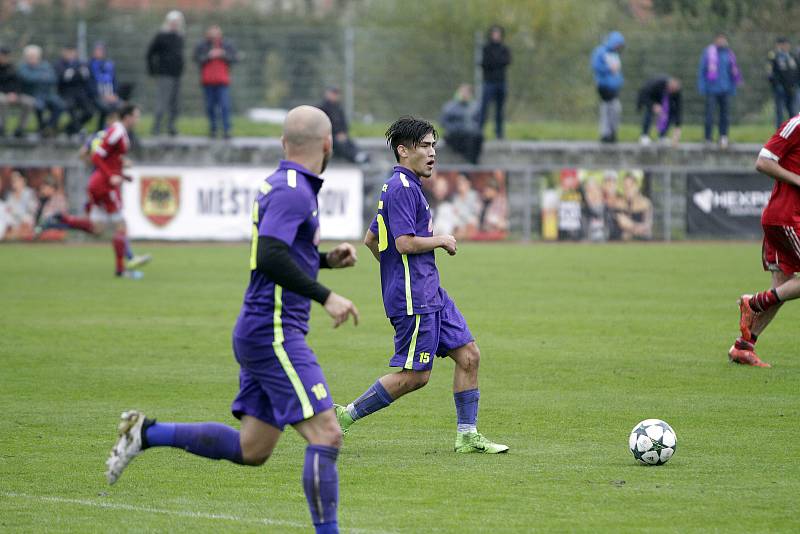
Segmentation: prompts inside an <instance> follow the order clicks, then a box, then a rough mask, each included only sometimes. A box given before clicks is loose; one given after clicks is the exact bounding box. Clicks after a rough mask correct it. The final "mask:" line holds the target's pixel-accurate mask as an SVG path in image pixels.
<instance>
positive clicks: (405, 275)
mask: <svg viewBox="0 0 800 534" xmlns="http://www.w3.org/2000/svg"><path fill="white" fill-rule="evenodd" d="M370 231H372V233H373V234H375V235H377V236H378V250H379V251H380V253H381V288H382V290H383V307H384V308H385V309H386V316H387V317H397V316H400V315H414V314H423V313H434V312H437V311H439V310H440V309H441V308H442V302H443V301H442V295H441V291H440V289H439V271H438V270H437V269H436V259H435V255H434V253H433V251H430V252H425V253H423V254H400V253H399V252H397V248H396V247H395V242H394V241H395V239H396V238H397V237H398V236H401V235H412V236H419V237H430V236H432V235H433V220H432V218H431V210H430V206H428V203H427V202H426V200H425V195H424V194H423V193H422V184H421V183H420V180H419V178H418V177H417V175H416V174H414V173H413V172H412V171H410V170H408V169H406V168H405V167H401V166H400V165H397V166H395V168H394V173H393V174H392V177H391V178H389V181H387V182H386V183H385V184H384V185H383V190H382V191H381V198H380V201H379V202H378V214H377V215H376V216H375V219H374V220H373V221H372V225H371V226H370Z"/></svg>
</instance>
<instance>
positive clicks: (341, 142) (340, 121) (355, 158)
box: [319, 87, 369, 163]
mask: <svg viewBox="0 0 800 534" xmlns="http://www.w3.org/2000/svg"><path fill="white" fill-rule="evenodd" d="M341 101H342V94H341V92H340V91H339V88H338V87H328V88H327V89H325V94H324V95H323V97H322V102H321V103H320V105H319V109H321V110H322V111H324V112H325V115H327V116H328V119H330V121H331V127H332V132H333V155H334V156H338V157H342V158H344V159H346V160H347V161H350V162H352V163H365V162H367V161H369V156H368V155H367V154H366V153H364V152H361V151H360V150H359V149H358V146H357V145H356V143H355V141H353V138H352V137H350V126H349V125H348V124H347V115H346V114H345V112H344V109H343V108H342V104H341Z"/></svg>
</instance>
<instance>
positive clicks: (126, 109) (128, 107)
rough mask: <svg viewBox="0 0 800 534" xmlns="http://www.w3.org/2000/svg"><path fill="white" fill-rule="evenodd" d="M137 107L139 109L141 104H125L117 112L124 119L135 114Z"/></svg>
mask: <svg viewBox="0 0 800 534" xmlns="http://www.w3.org/2000/svg"><path fill="white" fill-rule="evenodd" d="M137 109H139V106H137V105H136V104H125V105H124V106H122V107H121V108H119V111H118V112H117V113H118V114H119V118H120V120H122V119H124V118H125V117H127V116H129V115H133V112H134V111H136V110H137Z"/></svg>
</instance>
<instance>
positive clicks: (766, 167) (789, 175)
mask: <svg viewBox="0 0 800 534" xmlns="http://www.w3.org/2000/svg"><path fill="white" fill-rule="evenodd" d="M756 170H757V171H758V172H760V173H761V174H765V175H767V176H769V177H770V178H774V179H775V180H779V181H781V182H785V183H787V184H791V185H794V186H797V187H800V175H798V174H795V173H793V172H792V171H790V170H787V169H785V168H784V167H781V164H780V163H778V162H777V161H775V160H774V159H772V158H768V157H764V156H759V157H758V159H757V160H756Z"/></svg>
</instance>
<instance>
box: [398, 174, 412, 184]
mask: <svg viewBox="0 0 800 534" xmlns="http://www.w3.org/2000/svg"><path fill="white" fill-rule="evenodd" d="M400 181H401V182H402V183H403V187H411V185H410V184H409V183H408V178H406V175H405V174H401V175H400Z"/></svg>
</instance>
